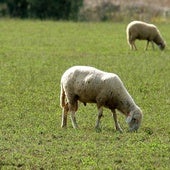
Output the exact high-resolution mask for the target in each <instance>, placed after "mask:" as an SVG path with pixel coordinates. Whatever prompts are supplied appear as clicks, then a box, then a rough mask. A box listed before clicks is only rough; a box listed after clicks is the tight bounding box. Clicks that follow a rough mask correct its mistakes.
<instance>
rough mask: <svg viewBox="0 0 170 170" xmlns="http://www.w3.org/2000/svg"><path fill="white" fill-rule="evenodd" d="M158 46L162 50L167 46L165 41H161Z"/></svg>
mask: <svg viewBox="0 0 170 170" xmlns="http://www.w3.org/2000/svg"><path fill="white" fill-rule="evenodd" d="M158 47H159V49H160V50H164V48H165V43H164V42H162V43H160V44H159V45H158Z"/></svg>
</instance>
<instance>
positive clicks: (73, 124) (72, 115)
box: [71, 111, 78, 129]
mask: <svg viewBox="0 0 170 170" xmlns="http://www.w3.org/2000/svg"><path fill="white" fill-rule="evenodd" d="M75 114H76V112H75V111H71V122H72V126H73V128H74V129H77V128H78V125H77V121H76V115H75Z"/></svg>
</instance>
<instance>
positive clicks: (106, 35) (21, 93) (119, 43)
mask: <svg viewBox="0 0 170 170" xmlns="http://www.w3.org/2000/svg"><path fill="white" fill-rule="evenodd" d="M126 24H127V23H73V22H53V21H43V22H42V21H30V20H29V21H28V20H26V21H22V20H3V19H1V20H0V32H1V33H0V169H2V170H6V169H24V170H25V169H36V170H37V169H41V170H46V169H54V170H55V169H63V170H65V169H66V170H67V169H88V170H89V169H95V170H98V169H110V170H111V169H114V170H137V169H139V170H140V169H141V170H143V169H146V170H152V169H156V170H169V169H170V160H169V159H170V111H169V110H170V107H169V106H170V98H169V96H170V76H169V75H170V50H169V49H168V44H169V43H170V29H169V28H170V24H157V26H158V28H159V29H160V31H161V32H162V35H163V37H164V38H165V40H166V42H167V48H166V49H165V51H163V52H161V51H160V50H159V49H158V48H156V49H155V50H154V51H153V50H152V48H151V46H150V48H149V50H148V51H144V48H145V45H146V42H143V41H141V42H140V41H137V42H136V45H137V47H138V51H130V50H129V46H128V44H127V42H126V34H125V28H126ZM73 65H89V66H94V67H97V68H99V69H102V70H104V71H108V72H114V73H116V74H118V75H119V76H120V77H121V79H122V81H123V82H124V84H125V86H126V88H127V89H128V91H129V93H130V94H131V95H132V97H133V98H134V100H135V102H136V103H137V104H138V105H139V106H140V107H141V109H142V110H143V113H144V118H143V122H142V125H141V128H140V129H139V131H138V132H137V133H128V132H127V130H128V126H127V124H126V122H125V117H124V116H123V115H122V114H120V113H118V119H119V122H120V124H121V126H122V128H123V130H124V133H122V134H120V133H118V132H116V131H115V129H114V123H113V120H112V115H111V113H110V111H109V110H108V109H104V118H102V131H101V132H100V133H97V132H96V131H95V129H94V126H95V120H96V116H97V109H96V106H95V104H87V106H86V107H85V106H84V105H83V104H79V110H78V112H77V121H78V124H79V127H80V129H79V130H74V129H73V128H72V125H71V121H70V119H68V128H67V129H62V128H61V127H60V125H61V108H60V105H59V95H60V94H59V93H60V78H61V75H62V74H63V72H64V71H65V70H66V69H67V68H69V67H71V66H73Z"/></svg>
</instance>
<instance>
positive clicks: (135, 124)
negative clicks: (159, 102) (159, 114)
mask: <svg viewBox="0 0 170 170" xmlns="http://www.w3.org/2000/svg"><path fill="white" fill-rule="evenodd" d="M141 121H142V111H141V110H140V109H139V108H138V109H136V110H134V111H131V112H130V114H129V115H128V117H127V119H126V122H127V123H128V124H129V131H130V132H133V131H137V130H138V129H139V126H140V124H141Z"/></svg>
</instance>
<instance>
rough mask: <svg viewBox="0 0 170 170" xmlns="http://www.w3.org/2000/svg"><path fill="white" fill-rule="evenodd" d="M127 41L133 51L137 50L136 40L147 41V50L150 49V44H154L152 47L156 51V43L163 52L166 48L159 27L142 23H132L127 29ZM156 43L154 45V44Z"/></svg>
mask: <svg viewBox="0 0 170 170" xmlns="http://www.w3.org/2000/svg"><path fill="white" fill-rule="evenodd" d="M126 34H127V41H128V43H129V45H130V47H131V49H132V50H133V49H135V50H137V48H136V45H135V40H136V39H138V40H147V44H146V49H145V50H147V48H148V45H149V42H151V43H152V47H153V49H154V43H156V44H157V45H158V46H159V48H160V49H161V50H163V49H164V48H165V42H164V40H163V38H162V36H161V34H160V32H159V30H158V29H157V27H156V26H155V25H153V24H148V23H145V22H141V21H132V22H131V23H129V24H128V26H127V28H126ZM153 42H154V43H153Z"/></svg>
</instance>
